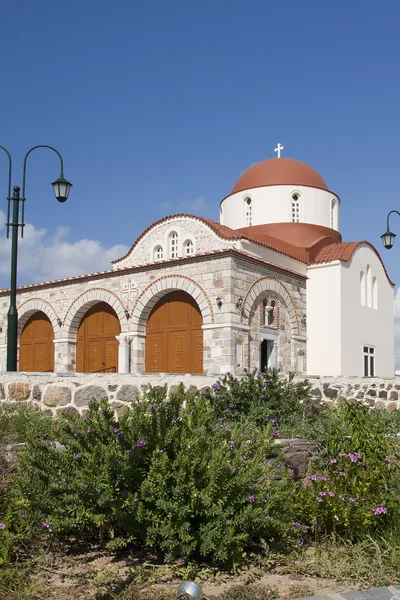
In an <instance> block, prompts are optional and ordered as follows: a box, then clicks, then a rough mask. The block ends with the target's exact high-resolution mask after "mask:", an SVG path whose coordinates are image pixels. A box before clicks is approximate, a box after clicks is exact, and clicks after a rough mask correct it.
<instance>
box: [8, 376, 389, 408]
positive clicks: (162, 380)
mask: <svg viewBox="0 0 400 600" xmlns="http://www.w3.org/2000/svg"><path fill="white" fill-rule="evenodd" d="M216 379H217V378H216V377H207V376H202V375H198V376H197V375H183V376H182V375H163V374H155V375H136V376H135V375H131V374H121V375H120V374H91V373H87V374H79V375H58V374H56V373H2V374H0V401H1V402H4V401H11V402H21V403H25V404H26V403H28V404H32V405H34V406H37V407H38V408H41V409H42V410H44V411H46V413H47V414H56V413H57V412H58V411H68V412H79V413H81V414H83V413H84V411H85V409H87V407H88V404H89V402H90V400H91V399H92V398H93V397H96V398H104V397H107V398H108V400H109V402H110V405H111V406H112V407H113V408H114V409H115V411H116V413H117V414H119V413H120V412H121V411H123V410H124V408H125V407H126V406H129V404H130V402H131V401H132V400H133V399H134V398H136V396H138V395H139V396H140V395H141V394H142V393H143V389H144V388H145V387H146V386H147V385H148V384H151V385H153V386H163V385H165V384H167V385H168V387H169V388H171V387H172V386H176V385H178V384H179V383H181V382H182V383H183V384H184V385H185V386H186V387H188V388H189V387H191V386H194V387H195V388H196V389H202V388H204V387H206V386H211V385H212V384H213V383H214V382H215V381H216ZM295 381H301V379H300V378H295ZM309 381H310V383H311V385H312V394H313V396H314V397H315V398H319V399H324V400H327V401H335V400H338V399H340V398H355V399H357V400H358V401H359V402H361V403H363V404H366V405H368V406H371V407H379V408H386V409H388V410H397V409H399V408H400V401H399V392H400V379H363V378H356V377H354V378H352V377H341V378H332V377H321V378H312V379H310V380H309Z"/></svg>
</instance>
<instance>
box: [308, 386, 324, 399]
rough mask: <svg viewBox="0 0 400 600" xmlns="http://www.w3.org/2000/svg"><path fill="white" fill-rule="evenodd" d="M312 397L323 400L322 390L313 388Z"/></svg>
mask: <svg viewBox="0 0 400 600" xmlns="http://www.w3.org/2000/svg"><path fill="white" fill-rule="evenodd" d="M310 393H311V396H313V397H314V398H321V396H322V394H321V390H320V389H319V388H317V387H316V388H313V389H312V390H311V392H310Z"/></svg>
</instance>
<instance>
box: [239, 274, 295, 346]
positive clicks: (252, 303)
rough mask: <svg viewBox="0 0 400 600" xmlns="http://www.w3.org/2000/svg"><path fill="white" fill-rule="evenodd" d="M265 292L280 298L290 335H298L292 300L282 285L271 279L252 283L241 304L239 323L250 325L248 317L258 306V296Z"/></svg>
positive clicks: (264, 278) (262, 279) (265, 278)
mask: <svg viewBox="0 0 400 600" xmlns="http://www.w3.org/2000/svg"><path fill="white" fill-rule="evenodd" d="M266 292H276V293H277V294H278V295H279V296H280V297H281V299H282V302H283V305H284V306H285V307H286V309H287V311H288V314H289V321H290V327H291V330H292V334H297V335H300V334H301V327H300V322H299V318H298V315H297V312H296V309H295V306H294V303H293V300H292V298H291V296H290V294H289V292H288V290H287V289H286V287H285V286H284V285H283V283H281V282H280V281H279V280H278V279H274V278H273V277H263V278H261V279H259V280H258V281H256V282H255V283H253V285H252V286H251V288H250V289H249V291H248V293H247V296H246V298H245V300H244V302H243V307H242V313H241V321H243V320H246V321H247V323H248V324H249V323H250V317H251V315H252V314H253V313H254V311H255V310H256V307H257V306H258V300H259V299H260V296H262V295H263V294H265V293H266Z"/></svg>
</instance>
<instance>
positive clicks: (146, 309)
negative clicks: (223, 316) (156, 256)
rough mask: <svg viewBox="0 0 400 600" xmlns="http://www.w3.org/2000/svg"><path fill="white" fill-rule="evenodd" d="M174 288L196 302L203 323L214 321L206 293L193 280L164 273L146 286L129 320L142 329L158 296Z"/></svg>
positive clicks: (207, 323) (160, 296) (158, 298)
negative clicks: (185, 293) (164, 274)
mask: <svg viewBox="0 0 400 600" xmlns="http://www.w3.org/2000/svg"><path fill="white" fill-rule="evenodd" d="M175 290H182V291H184V292H187V293H188V294H189V295H190V296H192V298H193V299H194V300H195V301H196V302H197V304H198V306H199V309H200V312H201V316H202V317H203V325H209V324H210V323H213V322H214V313H213V309H212V306H211V302H210V301H209V299H208V297H207V295H206V293H205V292H204V290H203V289H202V288H201V287H200V286H199V285H198V284H197V283H196V282H195V281H193V280H192V279H189V277H185V276H183V275H166V276H165V277H160V278H159V279H157V280H156V281H154V283H151V284H150V285H149V286H147V288H146V289H145V290H144V291H143V292H142V294H141V295H140V296H139V298H138V299H137V301H136V304H135V306H134V308H133V311H132V317H131V322H132V323H133V324H134V325H137V327H140V328H142V329H143V330H144V329H145V327H146V322H147V319H148V317H149V315H150V312H151V311H152V309H153V307H154V306H155V305H156V303H157V302H158V301H159V300H160V298H162V297H163V296H165V295H166V294H168V293H169V292H173V291H175Z"/></svg>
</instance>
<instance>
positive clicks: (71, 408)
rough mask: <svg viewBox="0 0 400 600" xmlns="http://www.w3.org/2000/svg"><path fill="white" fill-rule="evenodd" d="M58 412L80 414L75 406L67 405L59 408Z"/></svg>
mask: <svg viewBox="0 0 400 600" xmlns="http://www.w3.org/2000/svg"><path fill="white" fill-rule="evenodd" d="M57 413H68V414H70V415H77V414H79V412H78V410H77V409H76V408H75V406H66V407H65V408H57Z"/></svg>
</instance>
